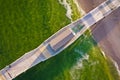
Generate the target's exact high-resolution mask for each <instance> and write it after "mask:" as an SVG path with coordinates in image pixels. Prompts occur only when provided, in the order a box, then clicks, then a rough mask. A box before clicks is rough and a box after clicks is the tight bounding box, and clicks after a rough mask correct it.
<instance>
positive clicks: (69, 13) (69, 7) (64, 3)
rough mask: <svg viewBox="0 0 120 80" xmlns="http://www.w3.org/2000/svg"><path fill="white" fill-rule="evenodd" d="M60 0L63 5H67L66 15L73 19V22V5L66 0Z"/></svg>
mask: <svg viewBox="0 0 120 80" xmlns="http://www.w3.org/2000/svg"><path fill="white" fill-rule="evenodd" d="M58 1H59V3H60V4H61V5H63V6H64V7H65V9H66V10H67V11H66V16H67V17H68V18H69V19H70V20H71V22H72V21H73V20H72V15H73V14H72V9H71V6H70V4H69V3H68V2H67V1H66V0H58Z"/></svg>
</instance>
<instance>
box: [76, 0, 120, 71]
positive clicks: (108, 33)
mask: <svg viewBox="0 0 120 80" xmlns="http://www.w3.org/2000/svg"><path fill="white" fill-rule="evenodd" d="M104 1H105V0H78V2H79V5H80V6H81V7H82V9H83V10H84V11H85V12H86V13H88V12H89V11H90V10H92V9H94V8H95V7H96V6H98V5H99V4H100V3H102V2H104ZM119 14H120V8H118V9H117V10H115V11H114V12H113V13H111V14H110V15H109V16H107V17H106V18H104V19H102V20H101V21H100V22H98V23H96V24H95V25H94V26H92V28H91V31H92V34H93V37H94V39H95V41H96V42H97V43H98V45H99V47H100V48H101V49H102V50H103V51H104V52H105V55H106V56H108V57H110V58H112V59H113V60H114V61H116V62H117V64H118V66H119V69H120V15H119Z"/></svg>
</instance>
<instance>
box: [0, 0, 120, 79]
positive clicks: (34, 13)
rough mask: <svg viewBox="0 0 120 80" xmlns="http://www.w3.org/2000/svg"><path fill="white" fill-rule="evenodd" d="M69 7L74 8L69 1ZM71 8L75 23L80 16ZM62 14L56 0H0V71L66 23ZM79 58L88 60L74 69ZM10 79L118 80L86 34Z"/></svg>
mask: <svg viewBox="0 0 120 80" xmlns="http://www.w3.org/2000/svg"><path fill="white" fill-rule="evenodd" d="M70 4H71V5H72V6H74V7H75V4H73V1H72V0H70ZM74 7H72V9H74V10H73V16H72V17H73V19H74V20H75V19H77V18H78V17H79V16H80V14H78V11H77V10H76V9H77V8H76V7H75V8H74ZM65 13H66V10H65V9H64V7H63V6H62V5H60V4H59V3H58V0H27V1H26V0H19V1H15V0H0V69H2V68H3V67H5V66H6V65H8V64H10V63H11V62H13V61H14V60H16V59H17V58H19V57H20V56H21V55H23V54H24V53H25V52H28V51H30V50H32V49H34V48H36V47H37V46H38V45H39V44H40V43H42V42H43V41H44V40H45V39H47V38H48V37H49V36H51V35H52V34H53V33H55V32H56V31H58V30H59V29H60V28H62V27H64V26H65V25H67V24H68V23H70V20H69V19H68V18H67V17H66V16H65ZM76 50H78V51H76ZM83 55H89V59H88V60H83V61H82V65H83V66H82V68H76V67H75V66H77V63H79V60H81V59H82V58H83ZM93 63H95V64H93ZM79 64H81V63H79ZM113 73H114V74H113ZM74 77H75V78H74ZM14 80H119V77H118V74H117V72H116V69H115V67H114V65H113V63H111V62H110V60H108V59H105V58H104V57H103V55H102V54H101V52H100V50H99V48H98V47H97V45H96V43H95V41H94V40H93V39H92V37H91V36H90V33H89V31H87V32H86V33H85V34H84V35H83V36H81V37H80V38H79V39H78V40H77V41H76V42H75V43H74V44H72V45H71V46H69V47H68V48H67V49H65V50H64V51H62V52H61V53H60V54H58V55H56V56H55V57H52V58H50V59H49V60H47V61H45V62H42V63H40V64H38V65H37V66H35V67H33V68H31V69H29V70H28V71H26V72H25V73H23V74H22V75H20V76H18V77H17V78H16V79H14Z"/></svg>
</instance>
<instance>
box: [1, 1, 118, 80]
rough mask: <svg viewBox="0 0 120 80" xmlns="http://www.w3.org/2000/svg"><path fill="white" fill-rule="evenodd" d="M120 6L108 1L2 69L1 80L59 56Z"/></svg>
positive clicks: (9, 79) (10, 79)
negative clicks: (91, 27)
mask: <svg viewBox="0 0 120 80" xmlns="http://www.w3.org/2000/svg"><path fill="white" fill-rule="evenodd" d="M119 6H120V2H119V1H118V0H107V1H105V2H103V3H102V4H101V5H100V6H98V7H97V8H95V9H93V10H92V11H90V12H89V13H88V14H86V15H85V16H84V17H82V18H81V19H78V20H76V21H75V22H73V23H71V24H69V25H67V26H65V27H64V28H62V29H60V30H59V31H58V32H57V33H55V34H54V35H52V36H51V37H50V38H48V39H47V40H46V41H44V42H43V43H42V44H41V45H40V46H38V47H37V48H36V49H34V50H32V51H30V52H28V53H26V54H25V55H23V56H22V57H21V58H19V59H18V60H16V61H15V62H13V63H12V64H10V65H8V66H6V67H5V68H4V69H2V70H1V71H0V74H1V76H2V78H1V76H0V80H12V79H13V78H15V77H16V76H18V75H20V74H21V73H23V72H25V71H26V70H28V69H29V68H31V67H33V66H35V65H37V64H38V63H40V62H42V61H45V60H47V59H49V58H51V57H53V56H55V55H57V54H58V53H60V52H61V51H62V50H64V49H65V48H67V47H68V46H69V45H71V44H72V43H73V42H74V41H75V40H76V39H78V38H79V37H80V36H81V35H82V34H83V33H84V32H85V31H86V30H87V29H88V28H90V26H92V25H93V24H95V23H96V22H98V21H100V20H101V19H103V18H104V17H106V16H107V15H109V14H110V13H111V12H112V11H114V10H115V9H117V8H118V7H119ZM3 78H5V79H3Z"/></svg>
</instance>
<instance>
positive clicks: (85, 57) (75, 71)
mask: <svg viewBox="0 0 120 80" xmlns="http://www.w3.org/2000/svg"><path fill="white" fill-rule="evenodd" d="M78 52H80V51H78ZM80 54H82V53H81V52H80ZM82 56H83V58H79V59H78V61H77V63H76V64H75V65H74V66H73V67H72V68H71V70H70V75H71V77H72V80H79V77H80V76H81V75H80V74H79V73H80V71H79V70H80V69H82V68H83V63H82V62H83V60H88V59H89V55H87V54H85V55H82ZM77 74H78V75H77Z"/></svg>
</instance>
